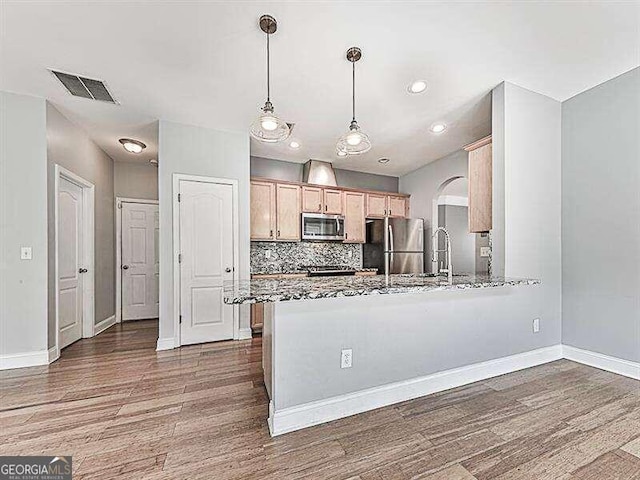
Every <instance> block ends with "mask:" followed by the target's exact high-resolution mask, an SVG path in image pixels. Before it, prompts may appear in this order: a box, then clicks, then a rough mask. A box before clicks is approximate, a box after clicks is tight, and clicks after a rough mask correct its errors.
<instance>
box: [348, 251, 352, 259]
mask: <svg viewBox="0 0 640 480" xmlns="http://www.w3.org/2000/svg"><path fill="white" fill-rule="evenodd" d="M347 256H348V257H349V258H351V257H353V250H349V251H348V252H347Z"/></svg>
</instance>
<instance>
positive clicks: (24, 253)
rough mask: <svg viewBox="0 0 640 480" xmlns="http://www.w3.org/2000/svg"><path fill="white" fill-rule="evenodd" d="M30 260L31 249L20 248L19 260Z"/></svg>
mask: <svg viewBox="0 0 640 480" xmlns="http://www.w3.org/2000/svg"><path fill="white" fill-rule="evenodd" d="M32 258H33V257H32V252H31V247H20V260H31V259H32Z"/></svg>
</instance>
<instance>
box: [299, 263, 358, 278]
mask: <svg viewBox="0 0 640 480" xmlns="http://www.w3.org/2000/svg"><path fill="white" fill-rule="evenodd" d="M300 270H306V271H307V273H308V274H309V276H310V277H331V276H334V275H355V274H356V270H355V269H353V268H351V267H347V266H344V265H304V266H301V267H300Z"/></svg>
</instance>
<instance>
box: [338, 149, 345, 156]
mask: <svg viewBox="0 0 640 480" xmlns="http://www.w3.org/2000/svg"><path fill="white" fill-rule="evenodd" d="M337 155H338V156H339V157H346V156H347V152H345V151H344V150H338V152H337Z"/></svg>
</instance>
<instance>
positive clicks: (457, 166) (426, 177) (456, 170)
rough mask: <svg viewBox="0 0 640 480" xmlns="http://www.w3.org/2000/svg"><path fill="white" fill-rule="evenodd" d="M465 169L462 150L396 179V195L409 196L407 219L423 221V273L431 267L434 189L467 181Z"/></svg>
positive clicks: (466, 158)
mask: <svg viewBox="0 0 640 480" xmlns="http://www.w3.org/2000/svg"><path fill="white" fill-rule="evenodd" d="M468 166H469V159H468V153H467V152H465V151H464V150H458V151H457V152H453V153H452V154H450V155H447V156H446V157H442V158H441V159H439V160H436V161H435V162H431V163H428V164H427V165H425V166H424V167H421V168H419V169H417V170H414V171H413V172H411V173H408V174H406V175H403V176H402V177H400V191H401V192H403V193H409V194H411V217H413V218H422V219H424V246H425V255H424V261H425V272H430V271H431V267H432V263H431V232H432V231H433V221H432V217H433V205H434V201H437V198H436V197H437V196H438V189H439V188H440V186H441V185H442V184H443V183H444V182H445V181H447V180H448V179H450V178H454V177H465V178H467V176H468V175H469V171H468V170H469V167H468ZM436 227H437V226H436ZM454 265H455V258H454Z"/></svg>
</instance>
